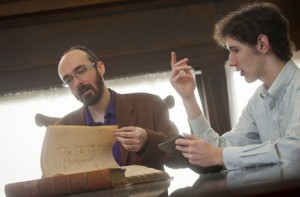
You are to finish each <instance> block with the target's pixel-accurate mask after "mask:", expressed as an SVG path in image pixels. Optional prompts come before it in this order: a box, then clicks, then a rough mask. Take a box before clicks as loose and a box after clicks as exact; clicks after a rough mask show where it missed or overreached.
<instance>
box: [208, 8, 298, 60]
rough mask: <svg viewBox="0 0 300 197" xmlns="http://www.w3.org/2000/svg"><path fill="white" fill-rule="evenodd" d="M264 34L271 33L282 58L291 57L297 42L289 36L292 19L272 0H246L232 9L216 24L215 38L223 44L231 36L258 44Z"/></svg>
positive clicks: (278, 55) (269, 35)
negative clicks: (290, 20)
mask: <svg viewBox="0 0 300 197" xmlns="http://www.w3.org/2000/svg"><path fill="white" fill-rule="evenodd" d="M261 34H264V35H266V36H267V37H268V39H269V43H270V46H271V50H272V51H273V53H274V54H275V55H276V56H277V57H278V58H279V59H281V60H284V61H287V60H289V59H290V58H291V57H292V55H293V54H292V51H293V49H294V44H293V43H292V41H291V40H290V38H289V22H288V20H287V19H286V18H285V16H284V15H283V14H282V13H281V11H280V9H279V8H278V7H277V6H276V5H274V4H272V3H267V2H260V3H251V4H244V5H242V6H241V7H240V8H239V9H238V10H236V11H232V12H230V13H229V14H228V15H226V16H225V17H224V18H222V19H221V20H220V21H218V22H217V24H216V25H215V31H214V39H215V41H216V42H217V44H218V45H220V46H222V47H225V45H226V38H228V37H230V38H233V39H236V40H238V41H239V42H241V43H244V44H247V45H250V46H254V45H255V44H256V43H257V38H258V36H259V35H261Z"/></svg>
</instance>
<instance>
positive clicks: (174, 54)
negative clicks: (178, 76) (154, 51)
mask: <svg viewBox="0 0 300 197" xmlns="http://www.w3.org/2000/svg"><path fill="white" fill-rule="evenodd" d="M176 59H177V57H176V53H175V52H171V66H173V65H174V64H175V63H176V61H177V60H176Z"/></svg>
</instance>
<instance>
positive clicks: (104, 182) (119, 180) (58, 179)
mask: <svg viewBox="0 0 300 197" xmlns="http://www.w3.org/2000/svg"><path fill="white" fill-rule="evenodd" d="M126 184H128V181H127V178H126V177H125V170H124V169H121V168H106V169H101V170H94V171H88V172H80V173H74V174H68V175H56V176H53V177H46V178H41V179H34V180H28V181H22V182H16V183H9V184H7V185H5V194H6V197H54V196H63V195H68V194H77V193H82V192H89V191H96V190H101V189H109V188H117V187H124V186H125V185H126Z"/></svg>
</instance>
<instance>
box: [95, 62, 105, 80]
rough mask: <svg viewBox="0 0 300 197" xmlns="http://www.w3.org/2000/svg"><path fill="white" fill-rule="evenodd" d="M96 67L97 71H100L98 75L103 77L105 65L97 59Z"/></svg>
mask: <svg viewBox="0 0 300 197" xmlns="http://www.w3.org/2000/svg"><path fill="white" fill-rule="evenodd" d="M96 68H97V69H98V72H99V73H100V75H101V76H102V77H103V76H104V74H105V66H104V64H103V62H101V61H99V62H98V63H97V66H96Z"/></svg>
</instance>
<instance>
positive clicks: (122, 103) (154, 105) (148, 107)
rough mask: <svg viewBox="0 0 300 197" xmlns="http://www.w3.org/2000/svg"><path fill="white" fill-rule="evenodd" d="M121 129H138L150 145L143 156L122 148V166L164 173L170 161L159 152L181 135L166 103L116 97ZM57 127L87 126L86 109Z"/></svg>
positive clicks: (145, 96) (154, 98) (153, 98)
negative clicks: (145, 167) (134, 166)
mask: <svg viewBox="0 0 300 197" xmlns="http://www.w3.org/2000/svg"><path fill="white" fill-rule="evenodd" d="M115 101H116V116H117V124H118V127H119V128H121V127H125V126H136V127H141V128H144V129H146V130H147V132H148V136H149V138H148V144H147V146H146V147H145V149H144V151H143V152H142V154H138V153H136V152H129V151H127V150H125V149H124V148H123V146H120V147H121V158H122V164H123V165H133V164H136V165H144V166H148V167H152V168H156V169H160V170H163V165H164V164H165V162H166V160H168V157H166V155H165V154H164V153H163V152H162V151H161V150H159V149H158V148H157V145H158V144H159V143H161V142H163V141H165V140H166V139H168V138H170V137H173V136H175V135H178V130H177V128H176V126H175V125H174V124H173V123H172V122H171V121H170V120H169V110H168V107H167V105H166V103H165V102H164V101H163V100H162V99H160V98H159V97H158V96H156V95H152V94H147V93H131V94H118V93H116V100H115ZM55 124H57V125H86V121H85V118H84V110H83V107H81V108H80V109H78V110H76V111H73V112H71V113H69V114H67V115H66V116H64V117H63V118H61V119H59V120H58V121H57V122H56V123H55Z"/></svg>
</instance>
